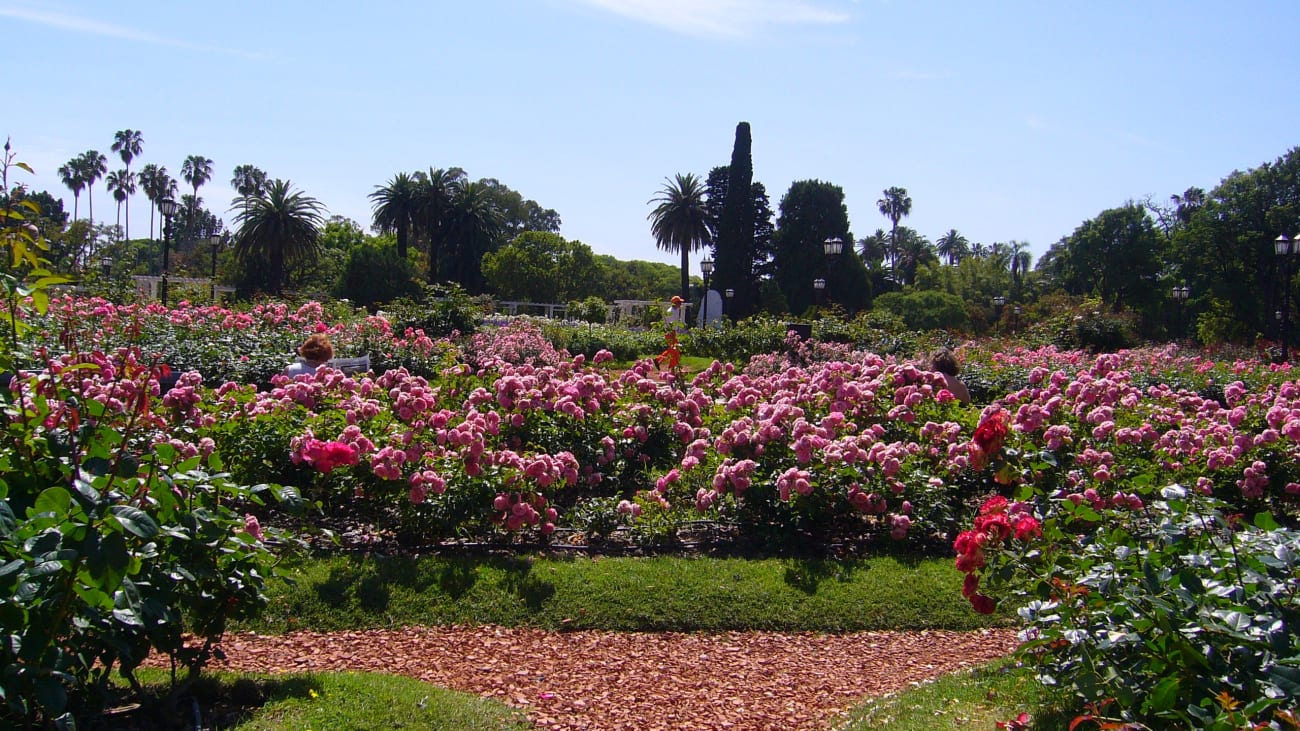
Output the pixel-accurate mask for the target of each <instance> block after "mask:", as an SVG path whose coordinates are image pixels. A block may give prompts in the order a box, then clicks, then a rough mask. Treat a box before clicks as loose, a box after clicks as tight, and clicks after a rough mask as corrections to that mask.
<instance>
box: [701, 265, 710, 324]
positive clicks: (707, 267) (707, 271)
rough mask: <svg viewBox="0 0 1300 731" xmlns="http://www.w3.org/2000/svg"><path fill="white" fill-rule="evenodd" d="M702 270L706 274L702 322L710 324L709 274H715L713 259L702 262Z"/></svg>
mask: <svg viewBox="0 0 1300 731" xmlns="http://www.w3.org/2000/svg"><path fill="white" fill-rule="evenodd" d="M700 272H701V273H702V274H703V275H704V303H703V304H702V305H701V306H700V323H701V324H702V325H704V327H708V326H709V275H711V274H713V260H712V259H705V260H703V261H701V262H700Z"/></svg>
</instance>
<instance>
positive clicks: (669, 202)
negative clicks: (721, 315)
mask: <svg viewBox="0 0 1300 731" xmlns="http://www.w3.org/2000/svg"><path fill="white" fill-rule="evenodd" d="M664 181H665V182H664V187H663V188H661V189H660V190H659V195H657V196H655V197H654V198H651V199H650V201H649V202H650V203H657V204H658V205H656V206H655V208H654V210H653V211H650V215H649V216H647V217H646V218H649V219H650V222H651V223H650V233H652V234H654V237H655V244H656V245H657V246H658V247H659V248H660V249H663V250H664V251H668V252H677V253H680V254H681V256H682V299H684V300H685V299H690V287H691V260H690V254H691V252H693V251H698V250H699V249H700V248H701V247H703V246H705V245H707V244H709V243H711V242H712V240H713V239H712V237H711V236H710V235H709V208H708V206H707V205H705V203H704V185H703V184H702V183H701V182H700V179H699V178H697V177H696V176H695V174H694V173H687V174H685V175H682V174H681V173H678V174H677V175H676V176H674V179H673V180H669V179H668V178H664Z"/></svg>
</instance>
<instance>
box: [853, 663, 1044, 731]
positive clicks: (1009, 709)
mask: <svg viewBox="0 0 1300 731" xmlns="http://www.w3.org/2000/svg"><path fill="white" fill-rule="evenodd" d="M1059 708H1060V706H1059V705H1058V704H1056V703H1054V702H1053V698H1052V696H1050V695H1049V694H1047V693H1046V692H1045V691H1044V689H1043V687H1042V686H1041V685H1039V684H1038V683H1037V682H1036V681H1035V680H1034V677H1033V674H1032V673H1031V672H1030V671H1029V670H1027V669H1025V668H1022V667H1016V666H1015V665H1014V664H1012V663H1011V662H1010V661H1002V662H997V663H993V664H991V665H987V666H985V667H982V668H978V669H976V670H972V671H969V672H964V673H954V674H952V675H945V676H943V677H941V678H938V679H937V680H935V681H933V682H930V683H923V684H920V685H917V686H914V687H912V688H910V689H908V690H906V691H904V692H902V693H897V694H892V695H886V696H881V697H879V698H870V699H868V700H866V701H864V702H863V703H862V704H861V705H859V706H858V707H857V708H855V709H853V711H852V712H850V713H849V717H848V721H846V722H845V723H843V724H841V725H838V726H836V727H835V728H836V731H874V730H875V729H881V728H887V729H890V731H936V730H937V729H980V731H989V730H991V729H993V728H994V726H995V724H996V723H997V722H998V721H1009V720H1011V719H1014V718H1015V717H1016V716H1017V715H1018V714H1020V713H1022V712H1023V713H1028V714H1029V715H1030V718H1031V721H1032V726H1031V728H1033V729H1035V730H1036V731H1049V730H1051V731H1055V730H1057V729H1066V728H1068V727H1069V723H1070V716H1068V715H1066V714H1065V713H1063V712H1062V711H1061V710H1059Z"/></svg>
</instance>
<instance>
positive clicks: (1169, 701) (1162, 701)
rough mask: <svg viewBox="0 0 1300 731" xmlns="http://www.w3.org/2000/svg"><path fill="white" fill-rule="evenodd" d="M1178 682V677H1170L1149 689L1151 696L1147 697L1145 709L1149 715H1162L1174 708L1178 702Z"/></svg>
mask: <svg viewBox="0 0 1300 731" xmlns="http://www.w3.org/2000/svg"><path fill="white" fill-rule="evenodd" d="M1178 689H1179V680H1178V676H1176V675H1171V676H1169V677H1167V678H1165V679H1164V680H1162V681H1160V682H1159V683H1156V687H1154V688H1152V689H1151V694H1150V695H1148V696H1147V700H1146V703H1145V704H1144V705H1145V706H1146V709H1147V711H1148V712H1150V713H1163V712H1165V711H1168V710H1170V709H1171V708H1173V707H1174V704H1175V703H1177V702H1178Z"/></svg>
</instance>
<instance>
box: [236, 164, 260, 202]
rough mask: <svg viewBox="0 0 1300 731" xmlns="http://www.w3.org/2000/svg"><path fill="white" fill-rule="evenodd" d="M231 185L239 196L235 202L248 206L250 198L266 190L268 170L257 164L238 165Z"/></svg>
mask: <svg viewBox="0 0 1300 731" xmlns="http://www.w3.org/2000/svg"><path fill="white" fill-rule="evenodd" d="M230 187H232V188H234V189H235V192H236V193H238V194H239V198H238V199H236V200H235V201H232V203H234V202H239V203H242V204H243V207H244V208H247V207H248V199H249V198H255V197H257V196H259V195H262V193H263V192H264V191H265V190H266V172H265V171H263V170H262V169H261V168H259V167H257V166H256V165H236V166H235V173H234V175H233V176H232V177H231V178H230Z"/></svg>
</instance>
